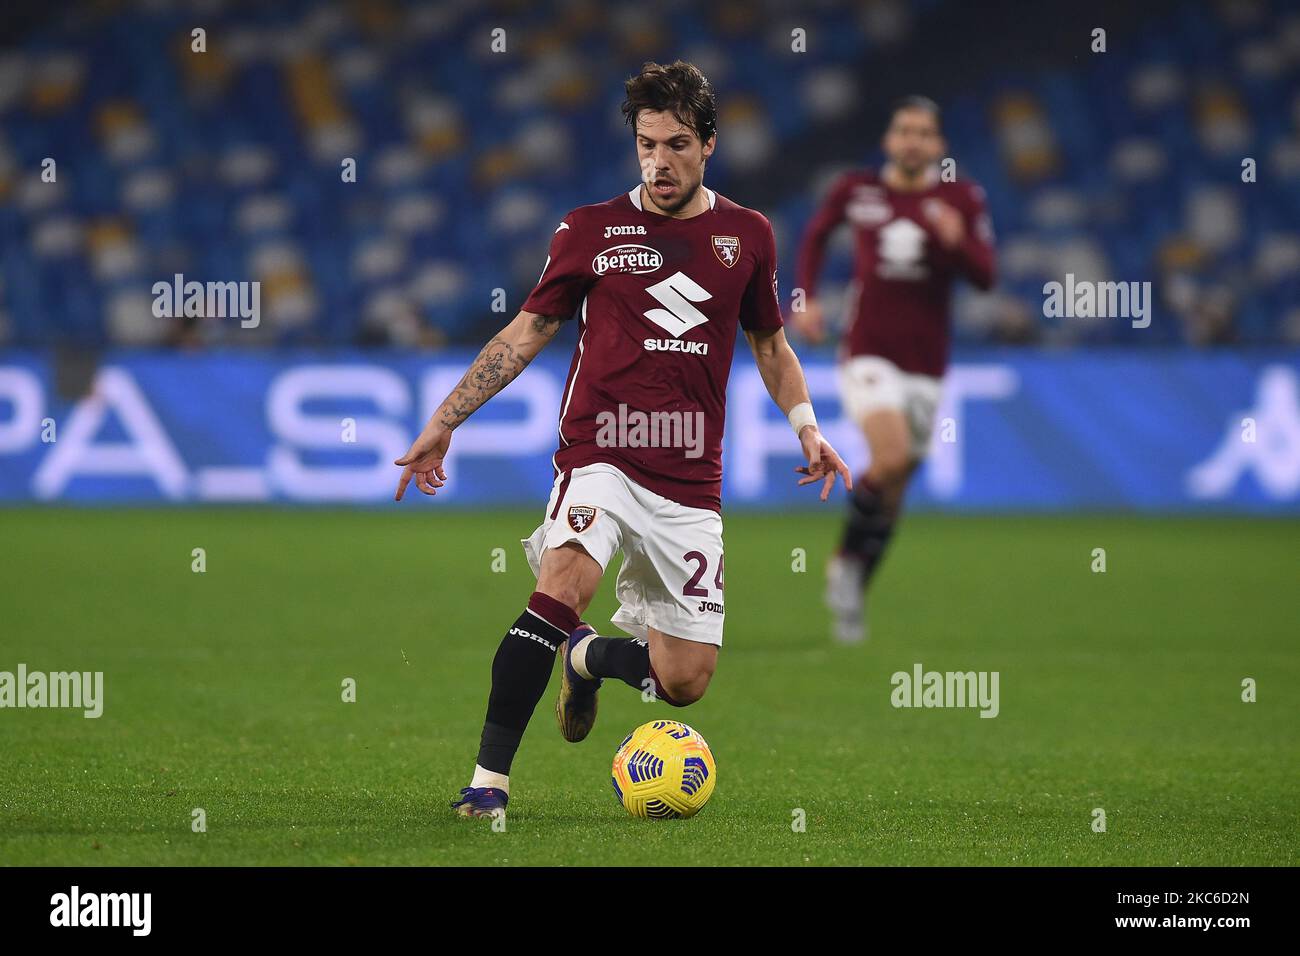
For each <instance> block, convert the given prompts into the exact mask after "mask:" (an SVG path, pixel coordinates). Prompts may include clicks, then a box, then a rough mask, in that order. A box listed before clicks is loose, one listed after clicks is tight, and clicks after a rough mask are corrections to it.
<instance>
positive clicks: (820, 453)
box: [795, 425, 853, 501]
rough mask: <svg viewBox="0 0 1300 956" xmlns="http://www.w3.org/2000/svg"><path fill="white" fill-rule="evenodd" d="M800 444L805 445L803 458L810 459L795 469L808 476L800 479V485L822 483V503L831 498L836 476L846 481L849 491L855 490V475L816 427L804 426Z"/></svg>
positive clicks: (800, 433) (800, 435)
mask: <svg viewBox="0 0 1300 956" xmlns="http://www.w3.org/2000/svg"><path fill="white" fill-rule="evenodd" d="M799 444H801V445H803V456H804V457H805V458H807V459H808V464H806V465H800V466H799V467H798V468H796V469H795V471H796V472H798V473H799V474H801V475H805V476H806V477H804V478H800V479H799V484H801V485H807V484H811V483H813V482H815V481H820V482H821V483H822V493H821V500H822V501H825V500H826V499H827V498H828V497H829V496H830V493H831V488H833V487H834V486H835V476H836V475H839V476H840V477H841V478H843V479H844V487H845V488H847V489H848V490H849V491H852V490H853V475H852V473H851V472H850V471H849V466H848V465H846V464H844V460H843V459H842V458H840V456H839V452H837V451H836V450H835V449H834V448H832V447H831V443H830V442H828V441H827V440H826V439H825V438H823V437H822V433H821V432H820V431H819V430H818V428H817V426H816V425H806V426H804V428H803V430H802V431H800V432H799Z"/></svg>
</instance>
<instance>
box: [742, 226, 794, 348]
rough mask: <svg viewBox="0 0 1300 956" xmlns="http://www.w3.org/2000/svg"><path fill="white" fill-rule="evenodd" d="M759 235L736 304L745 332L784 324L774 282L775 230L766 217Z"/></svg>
mask: <svg viewBox="0 0 1300 956" xmlns="http://www.w3.org/2000/svg"><path fill="white" fill-rule="evenodd" d="M761 235H762V239H761V240H760V247H759V250H758V261H757V263H756V264H755V266H754V274H753V276H752V277H751V278H750V280H749V285H748V286H747V287H746V289H745V297H744V299H743V300H742V301H741V304H740V327H741V328H742V329H744V330H745V331H746V332H758V331H762V330H772V329H779V328H781V326H782V325H783V324H784V323H783V322H782V321H781V303H780V301H779V299H778V293H777V284H776V234H775V233H773V232H772V224H771V223H770V222H768V220H767V218H766V217H764V218H763V231H762V233H761Z"/></svg>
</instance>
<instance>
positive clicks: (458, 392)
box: [439, 315, 562, 428]
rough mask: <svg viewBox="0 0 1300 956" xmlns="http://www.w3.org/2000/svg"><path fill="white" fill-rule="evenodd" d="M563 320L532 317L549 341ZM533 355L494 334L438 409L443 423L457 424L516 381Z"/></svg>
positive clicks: (451, 425) (535, 326)
mask: <svg viewBox="0 0 1300 956" xmlns="http://www.w3.org/2000/svg"><path fill="white" fill-rule="evenodd" d="M561 321H562V320H560V319H557V318H552V317H550V316H545V315H539V316H537V317H535V318H534V319H533V322H532V328H533V331H534V332H536V333H537V334H539V335H543V336H545V337H546V339H547V341H549V340H550V339H551V338H553V337H554V336H555V333H556V332H558V331H559V329H560V323H561ZM543 344H544V343H543ZM531 359H532V357H531V356H525V355H521V354H519V352H517V351H516V350H515V347H514V346H513V345H511V344H510V343H509V342H505V341H502V339H501V336H499V335H494V336H493V337H492V340H491V341H490V342H488V344H487V345H485V346H483V351H481V352H479V353H478V357H477V358H476V359H474V363H473V364H472V365H470V367H469V370H468V371H467V372H465V374H464V376H463V377H462V378H461V380H460V384H458V385H457V386H456V387H455V388H454V389H452V392H451V394H450V395H448V396H447V398H446V400H445V401H444V402H443V403H442V407H441V408H440V410H439V416H440V420H441V422H442V424H443V425H445V426H446V427H447V428H455V427H456V426H457V425H459V424H460V423H461V422H463V421H464V420H465V419H467V418H469V416H470V415H472V414H473V413H474V411H475V410H476V409H478V407H479V406H481V405H482V404H483V403H484V402H486V401H487V400H488V399H489V398H491V397H492V396H493V395H495V394H496V393H497V392H499V391H501V389H503V388H505V387H506V386H507V385H509V384H510V383H511V382H513V381H514V380H515V378H517V377H518V375H519V373H520V372H522V371H523V370H524V368H526V367H527V365H528V363H529V362H530V361H531Z"/></svg>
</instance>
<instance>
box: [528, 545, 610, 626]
mask: <svg viewBox="0 0 1300 956" xmlns="http://www.w3.org/2000/svg"><path fill="white" fill-rule="evenodd" d="M588 566H590V567H588ZM593 576H594V579H595V580H594V582H593V581H592V580H591V579H592V578H593ZM599 582H600V565H598V564H596V562H595V560H594V559H593V558H592V557H591V556H590V555H589V554H587V552H586V551H585V550H583V549H580V548H569V547H568V546H565V547H562V548H553V549H551V550H549V551H547V552H546V554H545V555H544V556H543V557H542V568H541V574H540V575H539V576H538V578H537V590H538V591H540V592H541V593H542V594H545V595H546V596H547V597H552V598H554V599H555V600H557V601H559V602H560V603H561V604H563V605H565V606H567V607H571V608H573V610H574V613H576V614H578V615H582V613H583V612H584V611H586V610H587V605H588V604H590V603H591V599H592V596H593V595H594V592H595V589H596V585H597V584H599Z"/></svg>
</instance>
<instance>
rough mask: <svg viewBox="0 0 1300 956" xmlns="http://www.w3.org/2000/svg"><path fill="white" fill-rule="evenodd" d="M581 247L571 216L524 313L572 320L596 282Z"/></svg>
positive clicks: (562, 226)
mask: <svg viewBox="0 0 1300 956" xmlns="http://www.w3.org/2000/svg"><path fill="white" fill-rule="evenodd" d="M580 246H581V243H580V242H579V241H578V237H577V236H576V235H575V234H574V229H573V213H570V214H569V215H567V216H565V217H564V221H563V222H561V223H560V225H559V227H558V228H557V229H556V230H555V235H553V236H551V249H550V255H548V256H547V257H546V265H544V266H543V267H542V274H541V276H539V277H538V280H537V285H536V286H535V287H534V288H533V291H532V292H531V293H529V295H528V298H527V299H525V300H524V304H523V310H524V311H525V312H532V313H534V314H536V315H548V316H552V317H556V318H562V319H570V318H572V317H573V313H574V312H576V311H577V309H578V306H579V305H580V304H581V303H582V300H583V297H584V296H586V294H587V292H588V290H589V289H590V287H591V283H592V280H593V279H594V278H595V277H594V276H593V275H592V274H591V270H590V269H589V268H587V265H588V263H587V262H586V261H585V260H584V257H583V255H582V250H581V248H580Z"/></svg>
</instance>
